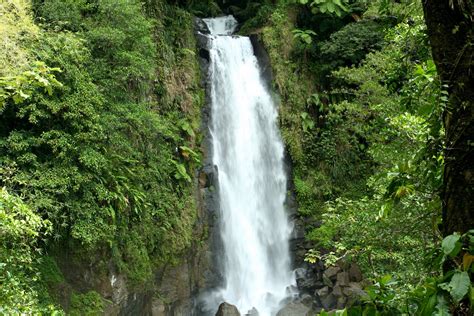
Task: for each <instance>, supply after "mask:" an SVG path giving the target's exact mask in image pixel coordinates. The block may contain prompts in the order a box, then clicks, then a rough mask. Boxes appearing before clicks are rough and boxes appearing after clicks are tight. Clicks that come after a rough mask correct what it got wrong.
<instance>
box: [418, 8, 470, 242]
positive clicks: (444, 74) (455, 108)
mask: <svg viewBox="0 0 474 316" xmlns="http://www.w3.org/2000/svg"><path fill="white" fill-rule="evenodd" d="M473 7H474V6H473V3H472V1H471V0H425V1H423V11H424V15H425V21H426V25H427V27H428V35H429V39H430V43H431V47H432V53H433V59H434V61H435V63H436V66H437V69H438V73H439V76H440V79H441V82H442V83H443V85H445V86H446V87H447V88H446V89H447V91H448V93H449V100H448V103H447V107H446V108H445V109H444V114H443V120H444V127H445V133H446V136H445V167H444V184H443V191H442V200H443V233H444V234H445V235H449V234H450V233H452V232H455V231H458V232H461V233H464V232H466V231H468V230H469V229H472V228H474V210H473V208H474V203H473V202H474V198H473V191H474V140H473V137H474V23H473V21H474V11H473Z"/></svg>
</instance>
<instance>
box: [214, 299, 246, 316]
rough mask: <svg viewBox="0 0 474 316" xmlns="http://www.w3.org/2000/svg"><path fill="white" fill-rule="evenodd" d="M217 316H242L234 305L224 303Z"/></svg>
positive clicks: (220, 306)
mask: <svg viewBox="0 0 474 316" xmlns="http://www.w3.org/2000/svg"><path fill="white" fill-rule="evenodd" d="M216 316H240V313H239V310H238V309H237V307H235V306H234V305H231V304H229V303H226V302H224V303H222V304H221V305H219V309H218V310H217V313H216Z"/></svg>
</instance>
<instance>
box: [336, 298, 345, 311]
mask: <svg viewBox="0 0 474 316" xmlns="http://www.w3.org/2000/svg"><path fill="white" fill-rule="evenodd" d="M346 304H347V298H346V297H344V296H342V297H338V298H337V303H336V308H337V309H344V308H345V307H346Z"/></svg>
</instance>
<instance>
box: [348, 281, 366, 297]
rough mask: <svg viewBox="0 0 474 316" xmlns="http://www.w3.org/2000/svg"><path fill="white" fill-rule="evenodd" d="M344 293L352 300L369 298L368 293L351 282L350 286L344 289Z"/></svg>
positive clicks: (357, 284)
mask: <svg viewBox="0 0 474 316" xmlns="http://www.w3.org/2000/svg"><path fill="white" fill-rule="evenodd" d="M343 293H344V295H345V296H348V297H352V298H358V297H364V296H367V293H365V292H364V290H362V286H361V285H360V284H359V283H356V282H350V283H349V286H348V287H345V288H344V289H343Z"/></svg>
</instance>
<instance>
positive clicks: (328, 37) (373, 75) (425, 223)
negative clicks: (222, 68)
mask: <svg viewBox="0 0 474 316" xmlns="http://www.w3.org/2000/svg"><path fill="white" fill-rule="evenodd" d="M305 3H306V4H308V3H309V2H305ZM349 7H350V8H349ZM381 7H383V10H381V11H377V8H381ZM296 8H297V9H296V10H297V12H298V13H295V12H294V11H295V6H291V5H290V6H281V7H279V8H278V9H276V10H275V11H274V13H273V14H272V16H271V18H270V19H269V22H268V24H267V25H268V26H267V28H265V29H264V31H263V36H262V38H263V41H264V43H265V45H266V48H267V50H268V51H269V55H270V59H271V63H272V66H273V70H274V75H275V83H276V88H277V89H278V91H279V92H280V95H281V98H282V103H281V108H280V123H281V129H282V135H283V139H284V141H285V143H286V144H287V146H288V149H289V154H290V157H291V159H292V162H293V181H294V188H295V193H296V198H297V201H298V212H299V215H300V216H303V217H313V218H314V219H316V220H317V221H316V222H319V221H322V224H321V225H320V226H319V225H318V227H317V228H313V227H306V229H307V239H308V240H309V241H312V242H314V249H312V250H311V251H310V252H309V253H308V254H307V256H306V260H307V262H310V263H315V262H317V261H323V262H324V263H326V265H331V264H333V263H334V262H336V261H337V260H340V259H343V260H349V261H356V262H357V263H358V264H359V265H360V266H361V267H362V269H363V272H364V275H365V276H366V277H369V278H371V279H373V280H375V281H374V285H373V287H372V288H371V289H367V291H368V292H371V294H370V295H369V296H368V297H367V300H366V301H364V303H363V304H362V305H360V306H358V307H357V308H358V309H357V310H353V311H352V315H361V314H364V313H365V314H367V315H370V314H384V315H394V314H398V313H401V311H400V309H403V308H405V307H403V306H406V301H407V299H408V297H409V293H410V292H411V291H413V289H414V288H416V286H417V284H420V283H423V282H425V281H427V280H429V278H430V276H431V275H432V273H433V270H435V271H436V269H437V268H434V267H433V265H432V262H431V261H432V260H431V259H432V257H431V253H432V252H433V251H434V249H435V243H436V240H437V239H438V237H439V232H438V231H437V224H438V223H439V218H440V201H439V198H438V196H437V194H438V190H439V187H440V184H441V181H442V167H443V158H442V143H441V141H440V139H441V136H442V134H443V130H442V128H441V125H440V122H442V118H441V116H440V113H441V112H442V109H443V107H444V106H445V104H446V93H445V92H443V91H444V90H445V88H444V87H442V86H441V85H440V82H439V81H438V80H437V74H436V70H435V67H434V64H433V62H432V59H431V56H430V52H429V48H428V45H427V37H426V31H425V27H424V23H423V20H422V16H421V11H420V10H419V8H420V6H419V4H415V3H414V2H413V1H403V3H402V4H398V3H397V4H392V3H383V1H364V2H361V1H357V2H356V1H354V2H351V4H350V6H349V5H348V11H349V10H350V11H351V13H352V14H353V15H352V18H353V20H352V19H350V18H349V17H348V16H347V15H346V16H345V15H344V14H341V17H340V18H337V17H332V18H328V17H327V15H325V14H322V12H321V11H320V10H317V11H316V10H314V12H308V7H304V8H302V7H301V6H299V7H296ZM285 10H286V11H285ZM407 14H411V16H410V20H407ZM295 15H296V16H297V19H295V18H294V17H295ZM334 15H336V14H334ZM389 15H392V16H389ZM291 26H293V27H291ZM295 29H296V30H311V31H313V32H315V33H317V34H315V35H313V37H312V39H311V45H309V46H308V47H307V48H306V49H305V50H304V51H301V50H298V46H297V45H292V46H290V47H288V45H287V46H286V47H285V46H283V45H282V43H288V40H287V38H286V37H285V34H286V33H285V31H286V30H295ZM298 34H300V33H298ZM293 74H297V75H298V77H299V78H300V79H299V82H300V86H298V85H296V84H294V79H293ZM301 85H305V86H304V88H303V89H301ZM309 222H315V221H314V220H313V221H311V220H310V221H309ZM453 250H455V249H454V248H453V249H452V250H451V251H453ZM446 251H447V250H446ZM466 260H468V259H466ZM469 260H470V259H469ZM385 275H392V276H393V278H394V279H395V280H396V282H393V283H391V282H389V281H387V282H388V283H387V284H389V285H387V286H385V285H384V284H385V283H386V282H385V281H386V280H385V281H384V277H383V276H385ZM456 281H457V279H456ZM384 282H385V283H384ZM449 282H450V281H449ZM449 282H448V285H449V284H450V283H449ZM448 285H446V286H448ZM464 290H465V289H464V288H463V293H464ZM444 300H445V302H446V304H447V305H448V306H449V304H448V303H449V300H448V298H444ZM438 303H439V304H438V308H439V310H442V309H443V304H442V301H439V302H438ZM435 306H436V304H435ZM411 308H412V309H411V310H410V311H413V306H412V307H411ZM405 310H408V307H407V308H405V309H404V311H405ZM347 313H348V314H351V310H350V309H348V310H347Z"/></svg>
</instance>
